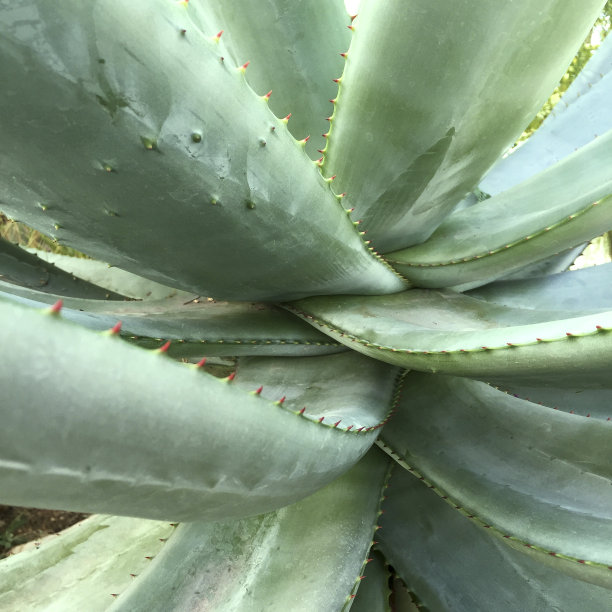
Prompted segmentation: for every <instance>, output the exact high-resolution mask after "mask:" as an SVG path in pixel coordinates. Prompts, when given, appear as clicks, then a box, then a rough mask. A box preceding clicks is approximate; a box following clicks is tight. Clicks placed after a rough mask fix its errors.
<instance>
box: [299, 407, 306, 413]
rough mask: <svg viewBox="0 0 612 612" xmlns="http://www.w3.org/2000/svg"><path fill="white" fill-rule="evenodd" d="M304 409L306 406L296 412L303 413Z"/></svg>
mask: <svg viewBox="0 0 612 612" xmlns="http://www.w3.org/2000/svg"><path fill="white" fill-rule="evenodd" d="M304 410H306V406H304V407H303V408H302V409H301V410H300V411H299V412H298V414H304Z"/></svg>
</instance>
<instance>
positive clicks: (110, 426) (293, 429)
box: [0, 303, 397, 520]
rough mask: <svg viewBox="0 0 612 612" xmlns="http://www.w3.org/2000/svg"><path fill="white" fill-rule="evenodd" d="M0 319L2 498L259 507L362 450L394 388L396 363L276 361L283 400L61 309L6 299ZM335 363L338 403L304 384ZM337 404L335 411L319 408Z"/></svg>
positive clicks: (297, 493)
mask: <svg viewBox="0 0 612 612" xmlns="http://www.w3.org/2000/svg"><path fill="white" fill-rule="evenodd" d="M0 321H2V322H3V324H2V327H0V345H1V346H3V347H10V351H5V352H4V353H3V358H2V359H1V363H0V366H1V367H0V387H2V388H4V389H7V388H10V390H11V396H10V398H11V400H10V402H8V401H4V402H3V403H2V405H1V406H0V409H1V418H2V424H3V426H2V428H1V429H0V449H1V451H0V495H1V496H2V502H3V503H6V504H11V505H21V506H35V507H44V508H62V509H70V510H75V511H84V512H103V513H113V514H125V515H132V516H141V517H144V518H155V519H170V520H195V519H200V520H214V519H220V518H223V519H229V518H233V517H241V516H248V515H254V514H259V513H262V512H267V511H269V510H272V509H275V508H278V507H281V506H284V505H286V504H289V503H293V502H295V501H297V500H298V499H301V498H303V497H305V496H306V495H309V494H310V493H313V492H314V491H316V490H317V489H319V488H320V487H322V486H324V485H325V484H327V483H328V482H330V481H331V480H333V479H334V478H336V477H338V476H339V475H340V474H342V473H343V472H344V471H346V470H347V469H348V468H349V467H351V466H352V465H353V464H354V463H355V462H356V461H358V460H359V459H360V458H361V457H362V456H363V454H364V453H365V452H366V451H367V449H368V448H369V447H370V446H371V444H372V443H373V441H374V439H375V437H376V435H377V431H378V428H379V427H380V426H381V425H382V424H383V422H384V421H385V420H386V419H387V416H388V413H389V412H390V410H391V409H392V407H393V402H394V401H395V399H394V395H393V394H394V389H395V379H396V374H397V372H396V370H395V369H394V368H389V367H388V366H386V365H385V364H382V363H378V362H376V361H371V360H367V359H364V358H363V357H360V356H358V355H354V354H351V353H346V354H344V353H340V354H338V355H331V356H328V357H315V358H308V359H306V358H304V359H297V360H296V361H291V360H283V362H282V363H283V365H284V368H285V369H286V370H292V369H293V371H294V375H293V376H291V375H289V374H287V373H286V372H285V373H284V374H283V376H285V377H286V379H287V380H288V381H290V383H289V382H288V383H287V385H286V387H287V388H286V392H283V395H287V396H289V397H288V399H291V400H292V401H294V402H295V405H294V406H289V404H290V402H287V406H288V407H285V405H284V402H283V401H282V396H280V397H276V398H274V399H275V401H274V402H273V401H269V400H267V399H264V398H263V397H260V395H259V394H258V393H257V389H256V388H253V389H251V391H250V392H246V391H244V390H243V389H241V388H240V387H239V386H237V385H236V384H235V383H232V380H231V379H225V380H219V379H217V378H214V377H212V376H210V375H208V374H206V373H205V372H202V371H198V369H197V368H196V367H195V366H188V365H185V364H179V363H176V362H174V361H171V360H168V359H167V358H165V356H164V354H163V353H160V352H159V351H157V352H155V351H144V350H142V349H140V348H137V347H132V346H128V345H126V344H125V343H123V342H120V341H119V340H117V339H116V338H113V337H112V336H109V335H101V334H95V333H93V332H91V331H89V330H85V329H82V328H80V327H78V326H75V325H73V324H71V323H68V322H66V321H63V320H61V318H59V317H58V316H57V315H55V316H54V315H52V314H46V313H40V312H36V311H33V310H32V309H30V308H24V307H21V306H16V305H12V304H5V303H0ZM331 370H335V371H336V374H337V376H336V378H335V380H334V381H333V386H332V389H336V388H338V387H339V388H343V389H344V390H345V393H344V396H343V398H342V404H339V401H338V399H337V396H336V395H335V392H334V394H333V395H332V396H331V397H332V398H333V399H334V401H335V402H336V404H335V405H333V406H330V405H329V404H328V402H327V401H326V397H325V393H324V392H323V391H320V390H316V389H315V390H313V391H312V392H311V390H310V388H311V387H312V386H313V382H314V381H317V380H319V379H320V378H321V377H322V376H323V374H324V373H325V372H329V371H331ZM239 378H240V374H239V375H238V379H239ZM33 379H34V380H35V381H36V384H35V385H33V384H32V380H33ZM270 380H271V382H272V383H274V381H275V378H274V373H271V375H270ZM267 382H268V381H267V380H260V381H259V385H264V387H265V385H266V384H267ZM291 384H293V385H295V386H296V387H298V389H299V390H300V392H296V391H294V390H293V389H292V387H291ZM364 387H367V388H368V389H370V391H369V393H370V394H374V395H373V396H372V395H369V396H367V397H363V396H362V390H363V388H364ZM279 392H280V389H279ZM371 397H375V398H376V399H377V401H374V402H373V401H371ZM366 402H367V404H366ZM364 405H366V406H367V407H364ZM298 406H299V408H298ZM304 406H307V407H308V414H304V412H305V410H304V411H303V410H302V408H304ZM351 407H352V408H353V410H351ZM335 410H339V411H342V412H343V413H344V414H345V415H346V417H345V418H343V419H342V422H341V423H336V422H335V421H334V422H332V421H330V420H329V419H327V418H326V414H329V412H327V413H326V412H325V411H331V412H334V411H335ZM334 413H335V412H334ZM321 416H323V419H322V418H321ZM41 423H44V424H45V426H44V427H41V426H40V424H41ZM262 440H265V444H262ZM126 465H128V466H129V467H130V469H129V474H128V473H126V469H125V466H126Z"/></svg>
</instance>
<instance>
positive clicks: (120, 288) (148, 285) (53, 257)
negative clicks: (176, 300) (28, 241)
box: [28, 249, 194, 300]
mask: <svg viewBox="0 0 612 612" xmlns="http://www.w3.org/2000/svg"><path fill="white" fill-rule="evenodd" d="M28 250H29V252H30V253H33V254H35V255H36V256H37V257H38V258H39V259H42V260H43V261H46V262H49V263H50V264H53V265H54V266H55V267H56V268H60V269H61V270H64V271H65V272H69V273H70V274H73V275H74V276H76V277H78V278H81V279H83V280H86V281H89V282H90V283H94V284H95V285H99V286H100V287H104V288H105V289H108V290H110V291H114V292H116V293H119V294H121V295H124V296H126V297H129V298H133V299H140V300H156V299H157V300H160V299H163V298H168V297H174V296H183V297H184V298H185V300H188V299H190V298H193V297H194V295H193V293H188V292H186V291H179V290H178V289H173V288H172V287H168V286H167V285H161V284H159V283H156V282H154V281H151V280H148V279H146V278H143V277H142V276H138V275H137V274H132V273H131V272H126V271H125V270H120V269H119V268H115V267H113V266H110V265H109V264H107V263H104V262H103V261H97V260H95V259H85V258H83V257H70V256H69V255H60V254H59V253H47V252H46V251H38V250H36V249H28ZM74 297H87V296H86V295H78V296H74Z"/></svg>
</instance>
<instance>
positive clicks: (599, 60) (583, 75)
mask: <svg viewBox="0 0 612 612" xmlns="http://www.w3.org/2000/svg"><path fill="white" fill-rule="evenodd" d="M611 96H612V38H608V37H607V38H606V39H605V40H604V42H603V43H602V44H601V46H600V47H599V48H598V49H597V50H596V51H595V55H594V56H593V57H592V58H591V59H590V60H589V61H588V62H587V65H586V66H585V67H584V68H583V69H582V70H581V71H580V72H579V73H578V76H577V77H576V78H575V79H574V81H573V82H572V84H571V85H570V86H569V88H568V90H567V91H566V92H565V93H564V94H563V97H562V98H561V100H560V101H559V102H558V103H557V104H556V106H555V107H554V108H553V110H552V111H551V112H550V114H549V115H548V116H547V117H546V119H545V120H544V122H543V123H542V125H541V126H540V127H539V128H538V129H537V130H536V132H534V133H533V134H532V135H531V136H530V137H529V139H528V140H527V141H526V142H524V143H522V144H521V146H520V147H519V148H518V149H517V150H516V151H513V152H512V153H511V154H510V155H509V156H508V157H506V158H504V159H502V160H500V161H499V162H498V163H497V164H496V165H495V166H494V167H493V168H492V170H491V171H490V172H489V173H488V174H487V175H486V176H485V178H484V180H483V181H482V182H481V183H480V188H481V189H482V190H483V191H485V192H487V193H490V194H491V195H493V194H496V193H499V192H500V191H503V190H505V189H508V188H509V187H512V186H513V185H516V184H518V183H520V182H522V181H524V180H525V179H527V178H529V177H530V176H533V175H534V174H536V173H537V172H540V171H541V170H544V169H545V168H547V167H548V166H550V165H552V164H553V163H555V162H558V161H560V160H561V159H563V158H564V157H566V156H567V155H570V154H571V153H573V152H574V151H575V150H576V149H578V148H580V147H582V146H584V145H586V144H587V143H589V142H591V141H592V140H593V138H597V137H598V136H600V135H602V134H605V133H606V132H607V131H609V130H611V129H612V115H611V114H610V112H609V108H608V107H609V103H608V100H609V99H610V97H611Z"/></svg>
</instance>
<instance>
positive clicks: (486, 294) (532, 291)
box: [466, 263, 612, 311]
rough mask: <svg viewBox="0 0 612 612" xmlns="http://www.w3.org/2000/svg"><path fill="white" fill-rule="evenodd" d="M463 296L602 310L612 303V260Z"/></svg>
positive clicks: (518, 304) (548, 307)
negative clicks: (611, 261)
mask: <svg viewBox="0 0 612 612" xmlns="http://www.w3.org/2000/svg"><path fill="white" fill-rule="evenodd" d="M466 295H469V296H471V297H475V298H478V299H480V300H486V301H487V302H494V303H495V304H502V305H504V306H510V307H515V308H534V309H536V310H564V311H569V310H582V311H584V310H588V309H594V308H602V309H605V308H609V307H610V305H611V304H612V263H607V264H601V265H598V266H591V267H590V268H582V269H581V270H570V271H568V272H563V273H561V274H553V275H551V276H543V277H538V278H527V279H524V280H508V281H498V282H495V283H491V284H489V285H485V286H484V287H478V288H477V289H474V290H472V291H469V292H468V293H467V294H466Z"/></svg>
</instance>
